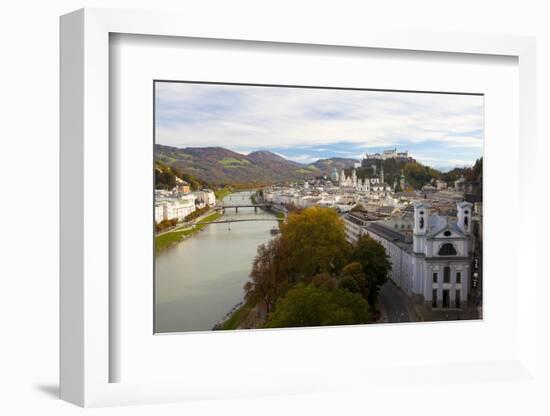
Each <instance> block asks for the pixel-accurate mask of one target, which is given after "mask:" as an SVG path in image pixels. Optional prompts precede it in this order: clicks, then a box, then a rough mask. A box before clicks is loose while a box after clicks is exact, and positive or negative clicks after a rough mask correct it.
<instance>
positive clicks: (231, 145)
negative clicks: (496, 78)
mask: <svg viewBox="0 0 550 416" xmlns="http://www.w3.org/2000/svg"><path fill="white" fill-rule="evenodd" d="M155 136H156V138H155V140H156V143H158V144H163V145H168V146H175V147H181V148H183V147H207V146H221V147H225V148H227V149H230V150H233V151H236V152H239V153H244V154H247V153H250V152H252V151H255V150H270V151H272V152H274V153H277V154H279V155H281V156H284V157H285V158H287V159H290V160H294V161H296V162H300V163H311V162H314V161H316V160H318V159H324V158H329V157H345V158H354V159H357V160H360V159H361V158H363V157H364V156H365V154H366V153H376V152H381V151H382V150H384V149H390V148H397V150H398V151H406V150H408V151H409V155H410V156H412V157H414V158H415V159H416V160H418V161H419V162H421V163H424V164H426V165H429V166H432V167H435V168H439V169H444V170H447V169H451V168H453V167H457V166H458V167H463V166H471V165H473V164H474V162H475V160H476V159H477V158H479V157H481V156H482V152H483V97H482V96H473V95H456V94H433V93H432V94H430V93H409V92H389V91H368V90H360V91H352V90H341V89H313V88H285V87H263V86H248V85H219V84H191V83H178V82H157V83H156V84H155Z"/></svg>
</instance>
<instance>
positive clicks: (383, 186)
mask: <svg viewBox="0 0 550 416" xmlns="http://www.w3.org/2000/svg"><path fill="white" fill-rule="evenodd" d="M330 177H331V179H332V181H333V182H335V183H338V186H339V187H340V188H348V189H354V190H356V191H358V192H376V193H379V192H390V191H391V187H390V186H389V185H388V184H387V183H385V181H384V167H383V166H382V168H381V169H380V176H378V175H375V174H373V176H372V177H370V178H364V179H360V178H358V177H357V171H356V170H355V169H353V170H352V171H351V175H350V176H346V173H345V171H344V169H342V172H341V173H340V174H338V172H336V169H335V170H334V171H333V172H332V174H331V176H330Z"/></svg>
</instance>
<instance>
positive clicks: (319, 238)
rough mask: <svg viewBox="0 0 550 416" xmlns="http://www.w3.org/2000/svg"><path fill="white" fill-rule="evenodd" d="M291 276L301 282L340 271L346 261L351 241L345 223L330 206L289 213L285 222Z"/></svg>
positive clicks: (282, 235) (284, 237)
mask: <svg viewBox="0 0 550 416" xmlns="http://www.w3.org/2000/svg"><path fill="white" fill-rule="evenodd" d="M281 238H282V239H283V241H284V245H285V249H286V253H287V255H288V265H289V271H290V275H291V277H292V278H293V280H295V281H297V280H300V279H303V278H306V277H308V276H314V275H316V274H319V273H323V272H328V273H331V274H334V273H336V272H337V271H339V270H340V269H341V268H342V267H343V266H344V264H345V263H346V259H347V254H348V253H349V244H348V243H347V242H346V235H345V228H344V223H343V221H342V220H341V219H340V217H339V216H338V214H337V213H336V211H334V210H332V209H329V208H320V207H317V206H315V207H311V208H306V209H304V210H302V211H297V212H292V213H290V214H289V216H288V219H287V222H286V223H284V224H282V225H281Z"/></svg>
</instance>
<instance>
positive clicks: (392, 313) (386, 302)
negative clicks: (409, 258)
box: [378, 280, 416, 322]
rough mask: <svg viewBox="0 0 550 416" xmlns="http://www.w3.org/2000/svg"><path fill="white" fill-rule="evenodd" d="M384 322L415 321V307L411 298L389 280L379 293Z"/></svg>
mask: <svg viewBox="0 0 550 416" xmlns="http://www.w3.org/2000/svg"><path fill="white" fill-rule="evenodd" d="M378 296H379V297H378V299H379V301H380V309H381V312H382V317H383V322H414V321H416V319H415V316H414V312H413V311H414V308H413V307H412V305H407V303H410V300H408V299H407V296H406V295H405V293H403V292H402V291H401V289H399V288H398V287H397V286H395V284H394V283H392V282H391V281H389V280H388V281H387V282H386V283H384V285H383V286H382V287H381V288H380V293H379V294H378Z"/></svg>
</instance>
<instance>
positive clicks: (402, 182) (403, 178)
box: [399, 169, 405, 192]
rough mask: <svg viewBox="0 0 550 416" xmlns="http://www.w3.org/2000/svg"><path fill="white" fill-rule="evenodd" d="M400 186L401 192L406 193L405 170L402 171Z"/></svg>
mask: <svg viewBox="0 0 550 416" xmlns="http://www.w3.org/2000/svg"><path fill="white" fill-rule="evenodd" d="M399 186H400V187H401V191H402V192H405V172H404V171H403V169H401V177H400V178H399Z"/></svg>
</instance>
